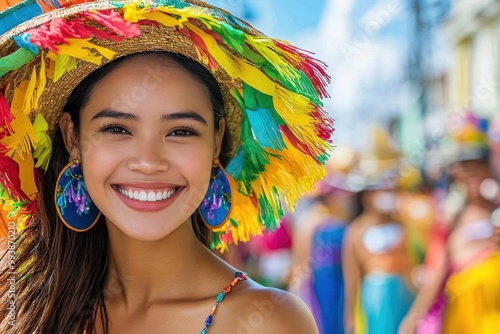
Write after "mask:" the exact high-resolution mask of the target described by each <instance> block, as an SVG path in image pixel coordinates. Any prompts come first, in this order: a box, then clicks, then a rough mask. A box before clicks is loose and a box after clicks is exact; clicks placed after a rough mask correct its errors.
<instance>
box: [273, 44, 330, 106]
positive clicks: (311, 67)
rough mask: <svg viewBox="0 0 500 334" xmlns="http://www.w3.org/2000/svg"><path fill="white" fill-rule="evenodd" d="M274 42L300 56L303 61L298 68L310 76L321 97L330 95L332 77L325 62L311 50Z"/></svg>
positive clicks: (297, 65)
mask: <svg viewBox="0 0 500 334" xmlns="http://www.w3.org/2000/svg"><path fill="white" fill-rule="evenodd" d="M274 43H275V45H276V46H278V47H279V48H280V49H282V50H284V51H286V52H289V53H293V54H296V55H298V56H300V57H301V58H302V61H301V62H300V63H298V64H296V68H297V69H298V70H301V71H303V72H304V73H305V74H306V75H307V76H308V77H309V79H310V80H311V82H312V84H313V86H314V88H315V89H316V92H317V93H318V95H319V97H320V98H322V99H323V98H327V97H330V95H329V94H328V92H327V90H326V87H327V86H328V84H329V83H330V79H331V78H330V76H329V75H328V73H326V68H327V65H326V64H325V63H324V62H322V61H321V60H318V59H316V58H314V57H312V56H311V55H310V54H309V51H306V50H303V49H300V48H298V47H295V46H292V45H289V44H285V43H282V42H280V41H274Z"/></svg>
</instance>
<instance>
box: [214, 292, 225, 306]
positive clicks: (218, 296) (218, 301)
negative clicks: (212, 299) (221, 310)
mask: <svg viewBox="0 0 500 334" xmlns="http://www.w3.org/2000/svg"><path fill="white" fill-rule="evenodd" d="M225 295H226V294H225V293H224V291H222V292H221V293H219V294H218V295H217V299H216V300H217V303H220V302H221V301H223V300H224V296H225Z"/></svg>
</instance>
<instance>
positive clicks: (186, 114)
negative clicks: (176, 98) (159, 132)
mask: <svg viewBox="0 0 500 334" xmlns="http://www.w3.org/2000/svg"><path fill="white" fill-rule="evenodd" d="M183 119H192V120H195V121H197V122H200V123H202V124H204V125H207V124H208V123H207V121H206V120H205V119H204V118H203V117H202V116H201V115H200V114H198V113H196V112H194V111H183V112H175V113H170V114H163V115H162V116H161V120H162V121H173V120H183Z"/></svg>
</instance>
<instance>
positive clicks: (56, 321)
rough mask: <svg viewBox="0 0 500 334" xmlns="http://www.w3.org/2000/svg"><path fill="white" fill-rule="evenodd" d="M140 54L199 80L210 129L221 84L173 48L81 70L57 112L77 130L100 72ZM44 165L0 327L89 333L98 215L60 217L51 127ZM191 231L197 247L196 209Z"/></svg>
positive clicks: (99, 260)
mask: <svg viewBox="0 0 500 334" xmlns="http://www.w3.org/2000/svg"><path fill="white" fill-rule="evenodd" d="M142 54H154V55H156V56H158V57H162V58H164V59H169V60H173V61H175V62H176V63H177V64H179V65H180V66H182V67H183V68H184V69H186V70H187V71H188V72H189V73H191V74H192V75H193V76H194V78H196V79H197V80H198V81H200V82H201V83H203V84H204V85H205V86H206V87H207V88H208V90H209V93H210V99H211V103H212V109H213V111H214V122H215V124H214V125H215V129H216V130H218V128H219V121H220V119H221V118H223V117H224V102H223V96H222V93H221V90H220V88H219V85H218V83H217V81H216V79H215V78H214V77H213V75H212V74H211V73H210V72H209V71H208V70H207V69H205V68H204V67H203V66H202V65H200V64H199V63H198V62H196V61H194V60H192V59H189V58H187V57H185V56H182V55H179V54H173V53H168V52H162V51H158V52H146V53H137V54H133V55H129V56H125V57H122V58H119V59H117V60H115V61H113V62H111V63H109V64H107V65H105V66H103V67H101V68H100V69H98V70H96V71H95V72H93V73H91V74H90V75H88V76H87V77H86V78H85V79H84V80H83V81H82V82H81V83H80V84H79V86H78V87H77V88H75V90H74V91H73V92H72V93H71V95H70V97H69V99H68V101H67V103H66V106H65V108H64V110H65V111H67V112H69V113H70V114H71V119H72V121H73V123H74V128H75V131H76V132H77V133H78V131H79V125H80V121H79V120H80V112H81V110H82V109H83V107H84V106H85V105H86V103H87V102H88V100H89V98H90V95H91V93H92V89H93V88H94V87H95V85H96V84H97V83H98V82H99V81H100V80H102V79H103V78H104V77H105V76H106V75H108V74H109V73H110V72H112V71H113V70H114V69H116V68H117V67H118V66H120V64H122V63H123V62H124V61H126V60H127V59H130V58H132V57H136V56H138V55H142ZM229 143H230V139H229V136H228V133H227V132H226V134H225V136H224V139H223V143H222V148H221V156H220V157H219V159H220V161H221V163H222V164H223V165H224V166H225V164H226V162H227V158H228V155H229V154H230V149H231V147H230V144H229ZM52 146H53V151H52V155H51V159H50V165H49V166H50V167H49V168H48V170H47V171H46V173H45V174H44V175H43V176H40V177H39V178H38V185H39V189H40V199H39V207H38V210H37V213H36V214H35V215H33V216H32V217H31V219H30V222H29V223H28V224H27V227H26V228H25V229H24V230H23V231H22V232H21V233H19V234H18V236H17V241H16V247H17V250H18V254H17V255H16V256H17V257H16V259H15V260H16V262H15V268H16V271H15V273H16V282H15V284H14V287H15V298H16V299H15V300H16V305H15V313H16V319H15V321H14V326H11V325H9V320H11V319H12V318H10V317H9V311H10V310H9V309H8V308H7V307H6V306H7V305H5V307H1V308H0V328H2V333H6V334H7V333H9V334H14V333H16V334H19V333H22V334H32V333H42V334H46V333H57V334H61V333H74V332H77V333H82V332H83V331H84V329H86V330H87V333H89V334H90V333H92V332H93V329H94V328H95V325H96V324H95V320H96V317H97V315H98V313H99V315H100V316H101V318H102V319H103V330H104V332H105V333H106V332H108V321H107V313H106V307H105V303H104V297H105V294H106V291H104V282H105V279H106V275H113V273H109V272H108V263H107V259H108V231H107V227H106V223H105V219H104V217H102V216H101V218H100V219H99V221H98V222H97V224H96V225H95V226H94V227H93V228H91V229H90V230H88V231H86V232H83V233H80V232H75V231H72V230H70V229H68V228H67V227H65V226H64V224H63V223H62V222H61V220H60V218H59V216H58V215H57V214H56V208H55V203H54V200H53V199H54V192H55V184H56V180H57V177H58V175H59V173H60V171H61V170H62V168H63V167H64V166H65V165H66V164H67V163H68V162H69V154H68V152H67V151H66V149H65V146H64V143H63V139H62V133H61V131H60V130H59V129H58V130H57V132H56V134H55V137H54V139H53V145H52ZM192 224H193V228H194V231H195V234H196V236H197V238H198V239H199V240H200V242H202V243H203V244H204V245H205V246H207V247H208V245H209V243H210V236H209V233H208V230H207V228H206V227H205V225H204V224H203V222H202V220H201V218H200V216H199V214H198V212H195V213H194V214H193V216H192ZM6 254H7V253H6V252H5V253H4V254H2V258H1V260H0V263H1V264H2V266H1V268H2V270H1V272H0V297H1V298H4V299H5V300H6V302H7V303H8V298H6V297H7V296H9V289H10V291H12V287H11V285H12V284H11V282H12V281H9V279H10V278H11V276H12V273H11V272H12V271H11V270H9V269H8V268H7V266H6V262H7V261H6Z"/></svg>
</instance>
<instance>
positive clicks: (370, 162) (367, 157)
mask: <svg viewBox="0 0 500 334" xmlns="http://www.w3.org/2000/svg"><path fill="white" fill-rule="evenodd" d="M371 139H372V142H371V147H369V148H368V149H367V150H366V151H364V152H362V153H361V154H360V157H359V159H358V161H357V164H356V166H354V167H353V168H352V169H351V171H350V173H349V175H348V177H347V186H348V188H349V189H351V190H352V191H362V190H383V189H396V188H412V187H414V186H416V185H417V184H418V183H420V181H421V174H420V172H419V170H418V168H417V167H416V166H414V165H412V164H410V163H409V162H408V161H407V160H405V159H404V156H403V154H402V153H401V151H400V150H399V148H398V147H397V146H396V145H395V144H394V142H393V140H392V138H391V136H390V134H389V133H388V132H387V131H385V130H384V129H382V128H380V127H375V128H373V130H372V136H371Z"/></svg>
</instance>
